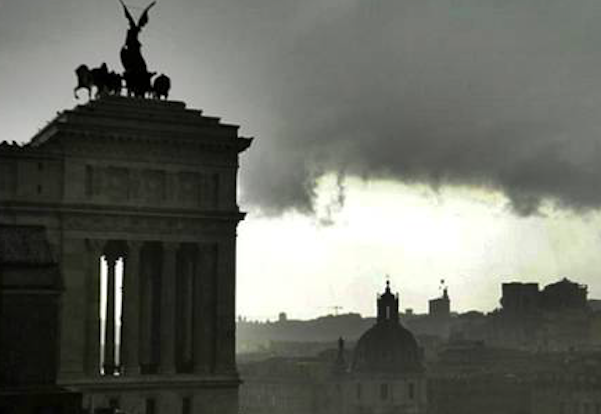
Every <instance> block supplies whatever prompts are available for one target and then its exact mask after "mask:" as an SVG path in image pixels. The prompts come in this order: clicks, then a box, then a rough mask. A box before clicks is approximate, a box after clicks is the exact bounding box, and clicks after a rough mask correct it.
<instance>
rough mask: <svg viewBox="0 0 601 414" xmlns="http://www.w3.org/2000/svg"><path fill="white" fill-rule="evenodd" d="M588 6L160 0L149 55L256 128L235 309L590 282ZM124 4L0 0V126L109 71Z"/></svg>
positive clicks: (592, 170)
mask: <svg viewBox="0 0 601 414" xmlns="http://www.w3.org/2000/svg"><path fill="white" fill-rule="evenodd" d="M128 4H129V5H130V6H131V7H132V10H134V13H139V12H140V10H141V9H142V8H143V7H145V6H146V4H147V3H146V2H145V1H142V0H130V1H128ZM600 22H601V2H598V1H591V0H572V1H569V2H566V1H565V0H532V1H498V0H406V1H398V0H380V1H375V0H374V1H371V0H368V1H365V0H303V1H299V0H249V1H243V2H241V1H239V0H203V1H202V2H198V1H195V0H169V1H167V0H165V1H162V0H159V2H158V3H157V5H156V7H155V8H153V9H152V10H151V13H150V21H149V24H148V26H147V27H146V28H145V29H144V31H143V32H142V34H141V35H140V40H141V42H142V44H143V49H142V51H143V54H144V56H145V57H146V60H147V63H148V66H149V69H150V70H154V71H157V72H163V73H166V74H168V75H169V76H170V77H171V78H172V83H173V90H172V94H171V97H172V98H173V99H176V100H182V101H185V102H186V103H187V104H188V106H189V107H193V108H199V109H202V110H204V113H205V114H207V115H212V116H220V117H222V118H223V120H224V121H225V122H228V123H235V124H239V125H241V127H242V128H241V131H242V134H243V135H245V136H254V137H256V139H255V141H254V143H253V145H252V147H251V148H250V149H249V150H248V151H247V152H246V153H244V154H243V155H242V159H241V169H240V179H241V186H240V187H241V188H240V204H241V208H242V209H243V210H245V211H248V212H249V214H248V216H247V218H246V220H245V221H244V222H242V223H241V225H240V227H239V243H238V313H239V314H241V315H245V316H248V317H250V318H260V319H265V318H271V319H274V318H275V317H276V316H277V313H278V312H280V311H286V312H288V314H289V315H290V317H292V318H309V317H314V316H317V315H322V314H326V313H331V312H332V307H333V306H342V307H343V310H342V311H343V312H351V311H354V312H361V313H363V314H365V315H373V314H374V307H375V295H376V293H377V292H379V291H381V290H382V288H383V286H384V282H385V278H386V275H390V279H391V282H392V287H393V289H394V290H395V291H400V294H401V306H402V307H403V308H408V307H410V308H413V309H415V310H416V311H424V310H425V309H426V307H427V300H428V299H429V298H432V297H434V296H436V295H438V294H439V282H440V279H445V280H446V283H447V285H448V286H449V290H450V295H451V298H452V301H453V302H452V303H453V305H452V306H453V309H454V310H468V309H474V308H475V309H481V310H490V309H493V308H494V307H496V306H497V305H498V299H499V296H500V284H501V283H502V282H503V281H509V280H522V281H535V282H539V283H541V284H544V283H548V282H552V281H555V280H557V279H559V278H561V277H568V278H571V279H573V280H576V281H579V282H581V283H586V284H588V285H589V291H590V293H591V296H593V297H601V282H599V280H601V278H600V277H599V269H601V263H600V262H601V259H600V255H599V254H598V251H599V248H600V247H601V246H600V242H601V240H600V236H601V218H600V216H599V213H598V208H599V205H601V190H600V189H601V145H600V138H599V137H601V123H600V121H599V120H601V86H600V85H601V82H600V77H601V75H599V73H600V71H599V67H601V48H600V47H599V39H601V24H600ZM126 25H127V23H126V20H125V17H124V16H123V13H122V10H121V9H120V6H119V4H118V2H117V1H116V0H115V1H112V0H53V1H43V2H41V1H37V0H0V125H1V128H0V139H3V140H16V141H21V142H23V141H26V140H27V139H29V137H31V135H32V134H33V133H34V132H35V131H36V130H37V129H38V128H41V127H42V126H43V125H44V124H45V122H47V121H48V120H50V119H52V118H53V117H54V115H55V113H56V112H57V111H60V110H62V109H65V108H71V107H73V106H75V105H76V104H77V103H78V102H77V101H75V100H74V98H73V96H72V91H73V87H74V86H75V74H74V69H75V68H76V67H77V66H78V65H79V64H81V63H87V64H88V65H89V66H91V67H94V66H98V65H100V63H101V62H107V63H108V65H109V67H110V68H111V69H115V70H119V71H120V70H121V65H120V63H119V57H118V56H119V49H120V47H121V45H122V43H123V40H124V36H125V30H126ZM359 177H361V178H359ZM433 189H436V190H433Z"/></svg>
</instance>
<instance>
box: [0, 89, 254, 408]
mask: <svg viewBox="0 0 601 414" xmlns="http://www.w3.org/2000/svg"><path fill="white" fill-rule="evenodd" d="M237 131H238V127H237V126H234V125H228V124H224V123H221V122H220V121H219V119H218V118H214V117H208V116H204V115H202V113H201V111H199V110H192V109H187V108H186V106H185V104H184V103H182V102H173V101H155V100H145V99H131V98H126V97H117V96H104V97H101V98H99V99H96V100H92V101H90V102H89V103H87V104H85V105H81V106H77V107H76V108H74V109H73V110H66V111H63V112H62V113H60V114H59V115H58V116H57V117H56V118H55V119H54V120H53V121H51V122H50V123H49V124H48V125H47V126H46V127H45V128H43V129H42V130H41V131H39V132H38V133H37V134H36V135H35V136H34V137H33V138H32V139H31V141H29V142H28V143H27V144H25V145H23V146H19V145H9V144H7V143H1V144H0V223H1V224H14V223H19V224H35V225H38V226H43V228H44V229H45V232H46V235H47V237H48V242H49V245H50V249H51V252H52V256H53V257H54V258H56V263H57V264H58V269H60V282H61V286H62V287H63V288H64V292H63V297H62V305H61V314H60V318H59V320H60V332H61V335H60V342H59V348H58V353H59V355H58V360H59V364H58V383H59V384H60V385H62V386H67V387H70V388H72V389H76V390H79V391H81V392H83V394H84V407H85V408H86V409H89V410H93V409H95V408H97V407H110V406H113V407H117V406H118V407H120V408H121V409H123V410H124V411H125V412H130V413H144V412H153V413H155V414H170V413H182V412H188V413H192V412H211V413H224V414H234V413H237V412H238V407H237V390H238V385H239V379H238V374H237V370H236V360H235V262H236V227H237V223H238V222H239V221H240V220H242V219H243V218H244V214H243V213H241V212H240V210H239V208H238V205H237V202H236V187H237V184H236V182H237V169H238V154H239V153H240V152H242V151H244V150H245V149H246V148H248V146H249V145H250V143H251V139H248V138H241V137H239V136H238V132H237ZM101 292H105V293H104V299H103V300H101V299H102V298H103V296H101ZM102 305H103V306H102ZM101 333H102V337H101Z"/></svg>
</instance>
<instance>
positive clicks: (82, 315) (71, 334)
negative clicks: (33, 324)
mask: <svg viewBox="0 0 601 414" xmlns="http://www.w3.org/2000/svg"><path fill="white" fill-rule="evenodd" d="M60 253H61V257H60V266H61V274H62V281H63V287H64V290H63V292H62V296H61V299H60V302H61V307H60V348H59V352H60V358H59V366H58V380H59V381H60V382H63V381H69V380H71V379H75V378H82V377H85V376H86V373H85V368H86V366H85V365H86V364H85V356H86V322H87V312H86V310H87V303H86V296H87V293H88V292H87V291H88V286H87V285H86V282H87V277H86V276H87V271H88V255H87V246H86V242H85V239H80V238H77V237H70V236H69V235H66V234H65V235H64V238H63V240H62V244H61V252H60Z"/></svg>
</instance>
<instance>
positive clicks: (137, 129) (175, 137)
mask: <svg viewBox="0 0 601 414" xmlns="http://www.w3.org/2000/svg"><path fill="white" fill-rule="evenodd" d="M238 128H239V127H238V126H237V125H231V124H225V123H222V122H221V121H220V119H219V118H216V117H209V116H204V115H202V111H200V110H195V109H189V108H186V105H185V103H183V102H178V101H159V100H147V99H137V98H127V97H121V96H104V97H101V98H99V99H96V100H93V101H90V102H88V103H86V104H83V105H78V106H76V107H75V108H73V109H71V110H66V111H63V112H61V113H59V114H58V115H57V116H56V118H55V119H53V120H52V121H50V122H49V123H48V124H47V125H46V126H45V127H44V128H43V129H42V130H41V131H39V132H38V133H37V134H36V135H35V136H34V137H33V138H32V140H31V142H30V143H29V146H30V147H38V148H39V147H47V146H49V145H50V143H51V142H52V141H53V140H56V139H59V140H60V139H63V140H64V139H69V140H71V139H78V138H81V139H85V138H93V139H94V140H95V141H96V144H101V143H103V142H107V143H108V142H110V143H111V146H112V147H113V148H114V147H115V144H117V145H118V144H119V142H141V143H148V144H154V145H156V144H160V145H161V146H163V145H164V146H165V147H178V146H184V147H185V146H201V147H203V148H205V149H206V150H211V151H219V152H230V153H233V154H237V153H239V152H242V151H244V150H245V149H246V148H248V146H249V145H250V143H251V142H252V138H243V137H239V136H238ZM167 151H168V152H169V150H167Z"/></svg>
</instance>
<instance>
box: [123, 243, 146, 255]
mask: <svg viewBox="0 0 601 414" xmlns="http://www.w3.org/2000/svg"><path fill="white" fill-rule="evenodd" d="M126 243H127V248H128V249H129V250H130V252H129V253H131V250H137V251H139V250H140V249H142V246H144V243H145V241H144V240H127V242H126Z"/></svg>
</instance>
